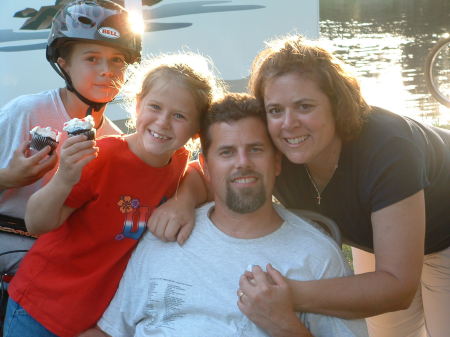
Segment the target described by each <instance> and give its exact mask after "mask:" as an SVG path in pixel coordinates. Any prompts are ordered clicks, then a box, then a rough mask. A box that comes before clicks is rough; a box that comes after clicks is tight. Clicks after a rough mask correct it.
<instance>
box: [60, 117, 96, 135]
mask: <svg viewBox="0 0 450 337" xmlns="http://www.w3.org/2000/svg"><path fill="white" fill-rule="evenodd" d="M94 125H95V123H94V118H92V116H86V117H84V118H81V119H79V118H72V119H71V120H70V121H68V122H66V123H64V128H63V130H64V131H66V132H67V134H68V135H69V137H71V136H77V135H85V136H86V137H87V138H88V140H93V139H95V129H94Z"/></svg>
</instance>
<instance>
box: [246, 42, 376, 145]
mask: <svg viewBox="0 0 450 337" xmlns="http://www.w3.org/2000/svg"><path fill="white" fill-rule="evenodd" d="M266 44H267V47H266V48H265V49H264V50H263V51H261V52H260V53H259V54H258V55H257V56H256V58H255V59H254V60H253V64H252V69H251V74H250V80H249V89H250V91H251V93H252V94H253V95H255V97H256V98H257V99H258V100H259V101H260V102H261V104H264V90H265V86H266V85H267V83H268V82H269V81H270V80H273V79H274V78H277V77H279V76H282V75H286V74H289V73H298V74H299V75H301V76H306V77H307V78H308V79H310V80H313V81H315V82H316V83H317V84H318V86H319V88H320V89H321V90H322V91H323V92H324V94H325V95H326V96H327V97H328V99H329V100H330V104H331V107H332V111H333V116H334V119H335V123H336V132H337V134H338V135H339V137H340V138H341V139H342V141H349V140H351V139H353V138H354V137H356V136H357V135H358V134H359V132H360V131H361V128H362V125H363V121H364V117H365V115H366V114H367V113H368V112H369V111H370V107H369V105H368V104H367V103H366V101H365V100H364V98H363V97H362V94H361V90H360V86H359V83H358V81H357V80H356V78H355V77H354V76H353V75H351V74H350V72H348V71H347V70H346V69H345V65H344V63H343V62H341V61H340V60H339V59H338V58H336V57H335V56H334V55H333V54H332V53H331V52H329V51H327V50H326V49H324V48H323V47H321V46H320V45H319V43H318V42H317V41H310V40H307V39H305V38H304V37H303V36H301V35H294V36H286V37H283V38H280V39H275V40H272V41H269V42H267V43H266Z"/></svg>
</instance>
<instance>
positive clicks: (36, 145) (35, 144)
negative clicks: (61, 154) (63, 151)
mask: <svg viewBox="0 0 450 337" xmlns="http://www.w3.org/2000/svg"><path fill="white" fill-rule="evenodd" d="M47 145H49V146H50V147H51V148H52V150H51V151H50V153H49V154H52V153H53V150H55V149H56V147H57V146H58V142H55V141H54V140H53V139H51V138H49V137H43V136H40V135H36V134H35V135H34V136H33V137H32V138H31V143H30V147H31V148H32V149H35V150H36V151H40V150H42V149H43V148H44V147H46V146H47Z"/></svg>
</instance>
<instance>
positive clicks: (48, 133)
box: [30, 126, 61, 142]
mask: <svg viewBox="0 0 450 337" xmlns="http://www.w3.org/2000/svg"><path fill="white" fill-rule="evenodd" d="M30 134H31V135H32V136H34V134H37V135H39V136H42V137H48V138H51V139H53V140H54V141H56V142H59V137H60V135H61V134H60V133H59V131H58V130H55V129H52V128H51V127H49V126H47V127H46V128H42V127H40V126H35V127H34V128H32V129H31V130H30Z"/></svg>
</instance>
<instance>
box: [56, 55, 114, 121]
mask: <svg viewBox="0 0 450 337" xmlns="http://www.w3.org/2000/svg"><path fill="white" fill-rule="evenodd" d="M50 64H51V66H52V67H53V69H55V70H56V72H57V73H58V75H59V76H61V77H62V78H63V79H64V81H65V82H66V88H67V90H69V91H71V92H73V93H74V94H75V95H76V96H77V97H78V98H79V99H80V101H82V102H83V103H85V104H87V105H88V108H87V110H86V116H89V115H92V110H94V111H100V110H101V109H102V108H103V107H104V106H105V105H106V104H108V103H109V102H111V101H109V102H105V103H100V102H94V101H91V100H90V99H87V98H86V97H84V96H83V95H81V94H80V93H79V92H78V91H77V90H76V89H75V87H74V86H73V84H72V80H71V79H70V76H69V74H67V73H66V72H65V71H64V69H63V68H61V67H60V66H59V64H57V63H54V62H50Z"/></svg>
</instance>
